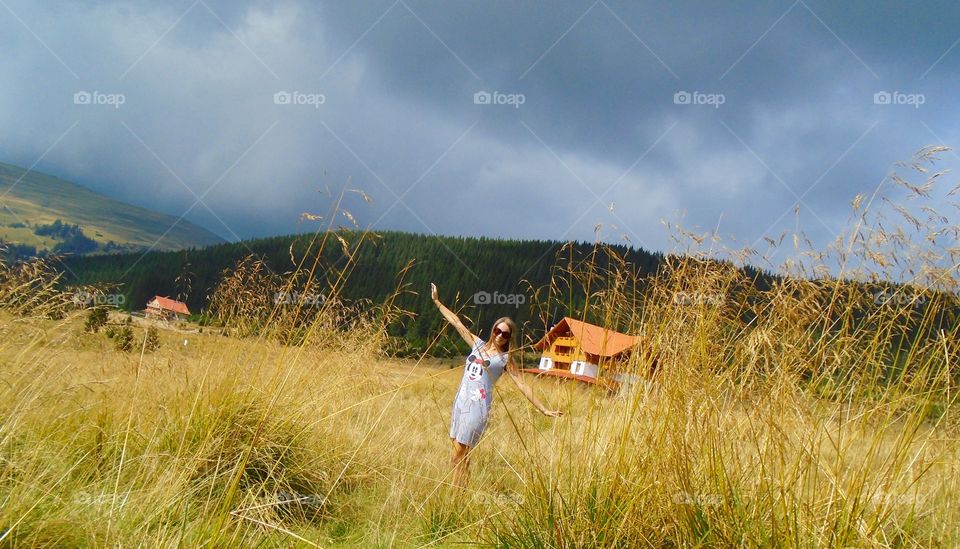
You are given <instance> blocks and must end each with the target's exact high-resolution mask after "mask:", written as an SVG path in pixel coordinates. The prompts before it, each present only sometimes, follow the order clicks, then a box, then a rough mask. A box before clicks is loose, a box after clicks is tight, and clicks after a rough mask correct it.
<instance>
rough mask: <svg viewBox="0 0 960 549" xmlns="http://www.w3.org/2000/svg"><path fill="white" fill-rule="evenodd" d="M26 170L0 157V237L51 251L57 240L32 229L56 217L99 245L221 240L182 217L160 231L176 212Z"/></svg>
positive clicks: (160, 246) (172, 246)
mask: <svg viewBox="0 0 960 549" xmlns="http://www.w3.org/2000/svg"><path fill="white" fill-rule="evenodd" d="M24 172H26V169H25V168H21V167H19V166H13V165H11V164H4V163H2V162H0V239H2V240H4V241H7V242H11V243H18V244H25V245H28V246H34V247H35V248H36V249H37V251H38V252H39V251H41V250H46V251H50V250H52V249H53V247H54V246H55V245H56V244H57V241H56V239H54V238H51V237H44V236H40V235H37V234H35V232H34V230H35V228H36V227H37V226H39V225H47V224H51V223H53V222H54V221H56V220H57V219H59V220H61V221H62V222H63V223H67V224H71V225H79V226H80V228H81V229H82V230H83V232H84V234H85V235H86V236H87V237H89V238H92V239H93V240H95V241H96V242H97V243H98V244H100V245H105V244H107V243H108V242H110V241H113V242H114V243H115V244H116V245H118V246H119V247H121V248H124V249H131V250H133V249H147V248H149V247H150V246H152V245H153V244H154V243H155V242H156V246H155V247H154V249H157V250H179V249H183V248H189V247H199V246H208V245H211V244H220V243H222V242H224V240H223V239H222V238H220V237H219V236H217V235H215V234H213V233H211V232H210V231H208V230H206V229H204V228H202V227H199V226H197V225H194V224H192V223H190V222H188V221H186V220H181V221H180V222H179V223H177V225H176V226H175V227H173V229H171V230H170V232H169V233H167V234H166V235H164V233H165V232H166V231H167V229H169V228H170V227H171V225H173V224H174V222H175V221H176V220H177V218H176V217H174V216H170V215H166V214H162V213H157V212H153V211H150V210H147V209H145V208H140V207H137V206H132V205H130V204H125V203H123V202H120V201H117V200H114V199H112V198H108V197H106V196H103V195H101V194H98V193H95V192H93V191H91V190H90V189H86V188H84V187H81V186H80V185H76V184H74V183H71V182H69V181H65V180H63V179H59V178H57V177H53V176H50V175H45V174H42V173H38V172H33V171H31V172H30V173H27V174H26V175H24ZM21 177H22V178H21ZM18 180H19V182H17V181H18ZM161 236H163V238H162V239H160V238H161ZM158 239H160V240H159V242H158V241H157V240H158Z"/></svg>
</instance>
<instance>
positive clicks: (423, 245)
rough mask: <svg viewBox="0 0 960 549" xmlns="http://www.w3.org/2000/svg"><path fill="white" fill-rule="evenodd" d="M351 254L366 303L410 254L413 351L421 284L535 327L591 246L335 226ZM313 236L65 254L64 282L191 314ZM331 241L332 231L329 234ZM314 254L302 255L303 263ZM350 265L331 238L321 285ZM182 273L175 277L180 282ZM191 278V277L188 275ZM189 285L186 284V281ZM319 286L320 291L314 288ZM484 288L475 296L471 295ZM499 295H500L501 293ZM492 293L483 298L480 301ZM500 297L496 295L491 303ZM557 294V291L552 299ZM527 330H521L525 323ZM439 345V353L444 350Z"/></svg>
mask: <svg viewBox="0 0 960 549" xmlns="http://www.w3.org/2000/svg"><path fill="white" fill-rule="evenodd" d="M336 234H337V235H339V236H342V237H343V238H344V239H345V241H346V242H347V243H348V244H349V246H350V247H351V248H354V247H359V249H358V250H357V251H356V252H355V254H354V264H353V265H354V267H353V272H354V275H353V276H350V277H349V278H348V279H347V281H346V283H345V284H344V285H343V287H342V288H341V289H340V292H339V293H340V295H341V296H342V297H344V298H345V299H347V300H349V301H353V302H355V301H359V300H365V299H366V300H371V301H373V302H374V303H378V302H381V301H383V300H384V299H386V297H387V296H389V295H390V294H391V293H392V292H393V291H394V290H396V288H397V284H398V279H397V273H399V272H400V271H401V270H403V269H404V266H405V265H406V264H407V263H408V262H410V261H413V262H414V263H413V266H412V267H411V268H410V269H409V270H408V271H407V273H406V275H405V277H404V282H405V283H407V284H409V288H410V289H411V290H412V291H415V292H418V293H419V294H420V295H419V296H417V295H413V294H410V293H405V294H403V295H402V296H400V298H399V299H398V301H397V304H398V305H399V306H401V307H403V308H404V309H406V310H409V311H411V312H413V313H415V314H416V316H415V317H412V318H409V319H407V320H406V322H404V323H403V325H402V326H395V327H394V328H393V329H394V333H393V335H397V336H402V337H403V338H404V339H405V340H406V341H407V343H408V344H409V345H410V346H411V348H413V349H423V348H425V346H426V344H427V342H428V340H429V338H430V334H431V332H432V331H433V330H435V329H436V328H437V327H438V326H439V325H440V324H441V322H442V319H441V317H440V315H439V313H438V312H437V311H436V309H434V308H433V307H432V306H431V305H430V302H429V300H428V299H426V298H425V297H424V296H425V295H426V294H424V291H425V290H426V288H428V285H429V283H430V282H436V283H437V284H438V285H439V286H440V289H441V291H442V292H443V295H444V296H447V297H449V298H450V300H451V304H453V305H456V306H457V307H458V308H461V307H462V309H460V310H461V312H463V313H464V314H466V315H468V316H469V317H470V319H471V321H472V322H476V323H478V324H484V323H486V322H489V321H491V320H493V319H495V318H498V317H500V316H505V315H507V316H511V317H513V318H514V319H515V320H516V321H517V322H518V324H519V325H520V326H521V327H523V326H524V324H525V323H526V322H527V321H530V324H531V328H533V327H538V328H540V327H542V325H543V322H545V321H546V320H545V319H543V318H540V317H541V316H542V315H541V313H546V314H547V315H550V316H553V315H554V314H555V313H556V310H555V307H550V310H548V311H538V309H537V306H536V305H537V303H538V302H541V301H544V300H545V298H546V295H545V294H543V295H539V296H538V295H536V294H535V292H533V291H531V288H542V287H544V286H547V285H549V284H550V281H551V278H552V277H553V276H554V275H555V274H556V273H557V272H558V271H559V270H561V269H564V268H567V267H568V266H569V265H568V261H569V260H570V258H573V259H574V260H576V261H581V260H583V259H584V258H586V257H589V256H591V255H592V254H593V252H594V247H593V245H591V244H586V243H572V244H570V246H569V247H564V243H562V242H552V241H535V240H500V239H489V238H464V237H451V236H429V235H420V234H411V233H402V232H395V231H386V232H382V233H379V234H378V235H377V236H376V237H373V236H371V235H367V236H366V237H363V235H362V234H360V233H358V232H351V231H342V232H339V233H336ZM313 236H314V235H311V234H302V235H288V236H277V237H271V238H262V239H256V240H249V241H244V242H237V243H230V244H223V245H219V246H211V247H208V248H204V249H202V250H188V251H182V252H156V253H150V254H147V255H146V256H143V255H142V254H135V253H134V254H115V255H109V256H86V257H73V258H68V259H67V260H66V261H65V262H64V264H65V265H66V267H67V270H66V271H65V273H64V274H65V276H66V282H67V284H72V285H83V284H96V283H106V284H119V285H120V288H119V292H121V293H122V294H123V295H124V300H123V301H124V304H125V307H129V308H131V309H142V308H143V307H144V305H145V303H146V301H147V299H149V298H151V297H153V296H154V295H158V294H159V295H169V296H179V295H186V302H187V305H188V306H189V308H190V310H191V311H194V312H199V311H202V310H205V309H207V307H208V305H209V296H210V294H211V292H212V290H213V289H214V288H215V287H216V285H217V284H218V283H219V282H220V281H221V279H222V276H223V275H222V272H223V271H224V269H229V268H232V267H233V266H234V265H235V264H236V263H237V261H239V260H240V259H242V258H243V257H244V256H246V255H248V254H254V255H255V256H257V257H258V258H262V259H263V260H264V262H265V264H266V266H267V267H268V268H269V270H270V271H271V272H272V273H278V274H281V273H285V272H288V271H290V270H292V269H293V268H294V264H293V263H292V262H291V250H292V251H293V256H294V257H296V258H303V257H304V256H307V255H310V254H308V252H307V248H308V246H309V245H310V242H311V241H312V240H313ZM331 241H334V237H332V236H331ZM610 249H611V250H612V251H614V252H615V253H617V254H620V256H621V257H623V258H624V259H625V260H626V261H627V262H628V263H629V264H630V265H631V268H632V269H633V270H635V271H636V272H637V273H638V274H639V275H649V274H652V273H654V272H656V270H657V269H658V268H659V267H660V265H661V263H662V262H663V260H664V257H663V255H661V254H657V253H651V252H647V251H645V250H642V249H636V248H629V247H626V246H614V247H611V248H610ZM608 259H609V256H608V255H607V254H598V255H597V258H596V260H597V263H598V265H600V266H604V267H605V266H606V265H607V260H608ZM311 261H312V260H308V261H307V264H308V265H309V264H310V263H311ZM346 265H347V260H346V258H345V255H344V249H343V247H341V245H340V244H339V242H338V241H336V243H334V244H330V245H328V246H327V247H326V248H325V249H324V251H323V254H322V260H321V262H320V268H319V269H318V271H317V272H318V278H319V279H323V280H324V284H326V283H327V282H328V281H329V280H331V279H333V280H335V279H336V278H337V276H338V274H337V273H338V272H339V269H342V268H344V267H345V266H346ZM178 279H179V282H178ZM186 280H189V284H187V283H186V282H185V281H186ZM188 286H189V287H188ZM314 291H315V292H317V291H323V287H321V289H319V290H317V289H315V290H314ZM480 292H485V293H486V294H481V295H480V296H478V297H475V296H477V294H478V293H480ZM500 296H504V297H502V298H501V297H500ZM483 297H487V298H489V301H488V302H483V300H482V298H483ZM494 299H497V300H498V301H499V302H495V301H494ZM559 299H561V296H554V301H556V300H559ZM562 301H563V303H564V306H565V308H566V309H567V310H578V309H582V305H583V303H584V291H583V289H582V288H580V287H573V288H570V289H569V292H567V293H565V295H564V296H562ZM524 329H525V328H524ZM442 348H443V345H441V347H440V349H436V350H437V351H442Z"/></svg>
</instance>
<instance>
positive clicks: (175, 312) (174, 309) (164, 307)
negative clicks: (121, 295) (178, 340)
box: [144, 295, 190, 320]
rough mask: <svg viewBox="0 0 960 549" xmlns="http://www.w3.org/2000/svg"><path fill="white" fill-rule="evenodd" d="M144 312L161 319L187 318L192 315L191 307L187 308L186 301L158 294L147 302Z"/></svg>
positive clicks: (148, 316)
mask: <svg viewBox="0 0 960 549" xmlns="http://www.w3.org/2000/svg"><path fill="white" fill-rule="evenodd" d="M144 314H145V315H146V317H147V318H158V319H161V320H173V319H186V318H187V317H188V316H190V309H187V304H186V303H183V302H181V301H177V300H176V299H170V298H169V297H162V296H159V295H158V296H154V298H153V299H151V300H150V301H148V302H147V308H146V310H144Z"/></svg>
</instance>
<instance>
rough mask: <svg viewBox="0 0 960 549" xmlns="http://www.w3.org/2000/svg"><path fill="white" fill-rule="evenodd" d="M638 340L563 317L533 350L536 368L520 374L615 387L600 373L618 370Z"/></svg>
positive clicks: (640, 339)
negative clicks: (536, 353)
mask: <svg viewBox="0 0 960 549" xmlns="http://www.w3.org/2000/svg"><path fill="white" fill-rule="evenodd" d="M641 341H642V338H641V337H639V336H631V335H627V334H622V333H620V332H617V331H614V330H609V329H606V328H602V327H600V326H595V325H593V324H590V323H587V322H582V321H580V320H577V319H575V318H570V317H564V318H563V320H561V321H560V322H558V323H557V324H556V325H555V326H554V327H553V328H551V329H550V331H549V332H547V334H546V335H545V336H543V339H541V340H540V341H538V342H537V343H535V344H534V348H535V349H538V350H540V351H543V354H542V355H541V357H540V365H539V366H538V367H537V368H527V369H525V370H523V371H524V372H527V373H531V374H537V375H548V376H554V377H561V378H567V379H576V380H578V381H582V382H584V383H589V384H595V383H598V382H600V383H603V384H604V385H607V386H610V385H615V384H614V383H611V382H610V381H609V379H605V378H603V377H601V373H609V372H610V371H611V370H614V371H615V370H618V369H619V368H618V367H617V365H618V364H619V363H620V362H622V361H624V360H626V358H627V357H628V356H629V354H630V353H631V352H632V351H633V350H634V348H635V347H636V346H637V345H638V344H640V342H641Z"/></svg>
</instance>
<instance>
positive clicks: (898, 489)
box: [0, 149, 960, 548]
mask: <svg viewBox="0 0 960 549" xmlns="http://www.w3.org/2000/svg"><path fill="white" fill-rule="evenodd" d="M938 152H942V150H941V149H930V150H926V151H921V153H920V154H919V155H918V157H917V158H915V159H914V162H913V163H912V165H910V166H909V167H911V168H913V171H914V172H915V173H918V174H920V175H921V176H922V179H924V181H922V182H920V183H911V182H909V181H907V180H905V179H900V178H899V177H897V178H896V179H894V180H893V182H894V183H896V184H897V185H899V186H900V187H901V188H903V189H906V191H907V192H910V193H912V194H913V195H916V196H919V197H920V198H925V197H926V195H930V194H931V193H932V192H933V189H934V184H935V183H936V182H937V179H938V178H939V174H938V173H929V172H928V171H926V170H927V169H928V166H929V164H930V162H931V159H932V158H933V157H934V156H935V154H936V153H938ZM898 180H899V181H898ZM880 204H881V201H880V197H879V196H878V195H877V194H876V193H875V194H874V195H873V196H863V197H857V199H855V200H854V205H853V206H854V216H853V218H852V219H853V221H852V224H851V229H850V231H849V232H848V233H845V234H844V235H841V237H839V238H838V240H837V243H836V245H834V246H832V247H830V248H828V249H826V250H812V249H805V248H804V244H803V243H804V239H803V236H802V235H793V237H792V238H790V237H786V238H781V239H780V241H779V242H778V241H776V239H772V240H770V242H769V245H770V246H771V247H776V246H781V245H782V244H783V242H786V243H787V247H789V246H790V245H791V244H792V245H793V249H794V251H795V252H796V253H795V254H793V256H794V257H797V258H799V259H797V260H795V261H788V262H786V263H784V264H783V265H782V267H780V268H778V273H780V274H781V276H780V277H778V278H777V279H775V280H774V282H773V283H772V284H770V285H769V286H767V287H758V286H757V285H756V284H753V283H752V282H751V280H749V279H747V278H745V276H744V274H743V271H742V270H740V269H738V268H736V267H737V265H739V264H743V263H745V262H748V261H751V262H756V261H757V260H758V255H762V254H758V253H757V252H756V251H752V250H739V251H735V250H722V249H721V248H720V247H719V246H717V245H716V241H715V240H714V235H710V234H707V235H702V234H697V233H693V232H689V231H685V230H677V234H678V238H681V239H684V238H685V239H686V240H685V242H687V244H685V247H684V248H683V249H682V250H681V251H682V252H683V255H677V256H672V257H671V260H670V261H669V262H667V264H666V265H665V266H664V268H663V269H662V270H661V271H660V272H658V273H657V275H656V276H653V277H650V278H647V279H643V280H638V279H637V278H636V277H635V276H632V275H631V270H630V267H629V265H627V264H625V263H617V261H613V262H609V263H608V264H609V265H610V266H609V267H607V268H605V269H602V270H600V269H597V268H596V262H595V261H594V260H592V259H591V258H589V257H588V258H585V259H584V261H582V262H580V263H578V264H577V265H576V266H574V267H572V268H570V269H569V270H568V271H566V272H564V273H561V274H560V275H558V279H557V280H556V281H554V283H553V284H552V285H551V287H550V288H543V289H542V292H537V293H536V294H535V295H537V296H539V297H538V299H537V300H535V301H534V303H533V305H532V306H534V307H551V306H553V305H554V304H553V303H551V301H550V300H551V299H553V298H552V297H551V296H555V295H560V294H562V292H563V288H565V287H569V286H570V285H579V286H580V287H582V288H584V289H585V290H586V292H587V295H588V296H590V297H589V300H588V304H587V308H586V309H585V310H584V311H570V313H571V314H577V313H580V314H581V315H583V316H587V317H589V318H592V319H594V320H595V321H597V322H603V323H605V324H607V325H611V326H620V327H623V329H624V330H626V331H629V332H630V333H639V334H643V335H644V337H645V342H644V344H643V345H642V348H639V349H637V352H635V353H633V354H632V355H631V358H630V360H629V361H628V362H627V363H626V364H624V365H622V366H621V368H622V370H623V371H624V372H625V373H631V374H634V375H636V376H638V380H639V381H638V382H637V383H636V384H635V385H633V386H632V387H631V388H629V390H627V389H625V390H622V391H618V392H615V393H612V394H611V393H606V392H603V391H598V390H594V389H590V388H588V387H586V386H581V385H578V384H573V383H568V382H563V381H559V380H546V379H536V378H532V377H528V378H527V380H528V382H529V383H530V384H531V385H532V386H533V387H534V390H535V391H536V392H537V393H538V395H539V396H540V398H541V400H543V401H544V402H545V403H546V405H547V406H548V407H555V408H560V409H562V410H563V411H564V412H565V415H564V416H563V417H562V418H559V419H553V418H546V417H543V416H540V415H539V414H537V413H536V411H535V410H533V408H532V407H531V406H530V405H529V404H528V403H527V402H526V400H525V399H524V398H523V396H522V395H521V394H520V393H519V391H517V390H516V388H515V387H513V386H512V385H511V382H510V381H509V379H508V378H504V379H502V380H501V381H500V382H499V384H498V386H497V401H496V403H495V405H494V410H493V418H494V419H493V421H492V423H491V425H490V428H489V429H488V431H487V432H486V434H485V435H484V438H483V440H482V441H481V443H480V444H479V445H478V447H477V448H476V449H475V451H474V453H473V460H472V464H471V472H472V476H471V479H470V481H469V484H468V485H467V486H466V487H465V488H464V489H462V490H459V489H456V488H454V487H452V486H451V471H450V466H449V463H448V459H449V453H450V442H449V440H448V439H447V427H448V421H449V413H450V405H451V402H452V398H453V394H454V391H455V389H456V385H457V383H458V382H459V376H460V370H459V369H458V367H459V366H460V362H459V360H441V359H433V358H428V357H420V358H418V359H403V360H400V359H395V358H391V357H390V356H389V353H388V351H389V349H390V342H389V338H388V336H387V335H386V333H387V331H386V325H388V324H389V323H390V322H394V321H402V315H401V314H399V313H397V312H396V311H392V309H391V307H390V303H385V304H381V305H382V306H381V307H379V308H374V309H372V310H371V312H369V313H363V314H359V313H357V312H356V310H354V309H350V308H349V307H346V306H345V305H343V304H341V303H339V302H338V301H337V300H336V299H335V298H329V296H336V295H337V291H338V288H339V287H341V286H339V285H341V284H344V283H346V280H348V279H349V276H350V274H351V272H350V268H349V265H348V266H347V267H346V268H344V269H343V271H342V272H341V273H340V275H342V276H337V277H334V281H333V282H332V284H331V286H330V287H329V288H324V290H325V295H327V296H328V299H326V300H325V301H324V302H323V303H321V304H319V305H317V304H313V303H311V304H307V303H299V304H298V303H293V304H289V303H287V304H285V305H279V304H274V305H273V306H272V307H271V306H270V302H269V300H267V301H264V300H263V296H264V295H269V294H270V291H273V290H274V288H273V287H271V288H270V289H269V291H268V289H267V288H266V287H265V286H264V285H265V284H268V283H269V284H284V283H287V284H297V285H298V286H297V288H300V289H303V292H302V294H299V295H310V292H309V289H310V287H309V285H310V284H311V281H313V280H315V279H316V273H315V272H314V270H313V269H312V267H311V265H309V264H307V263H304V264H302V265H301V268H300V269H298V271H297V272H296V273H294V274H293V275H292V276H291V277H289V278H288V280H287V282H284V281H282V280H281V281H272V282H269V281H268V278H269V277H263V276H249V272H248V273H247V274H246V275H244V274H243V273H234V274H233V276H228V277H226V278H225V281H224V285H223V287H222V290H223V291H221V292H220V293H219V294H218V297H217V299H214V305H215V309H216V310H218V311H220V316H219V320H220V321H221V322H222V323H223V326H224V327H225V328H228V331H224V332H223V333H221V332H218V331H217V330H216V329H211V328H209V327H208V328H207V329H205V330H204V331H203V332H199V331H198V332H196V333H181V332H177V331H172V330H161V344H160V347H159V349H158V350H156V351H154V352H150V353H148V352H145V349H144V347H143V345H142V342H143V341H144V338H145V332H144V331H143V330H142V329H137V328H134V334H135V338H134V339H135V341H138V342H141V343H138V344H137V345H135V346H134V349H133V350H132V351H129V352H124V351H117V350H115V349H114V348H113V345H112V343H111V342H110V340H109V339H107V338H106V337H105V336H104V335H103V334H101V333H89V332H87V331H86V330H85V329H84V322H85V321H84V318H85V316H86V315H87V314H88V313H87V312H85V311H70V310H67V309H66V308H64V307H62V306H63V305H64V303H65V298H63V297H62V296H61V294H59V293H58V292H59V290H58V289H57V288H56V285H55V284H53V282H54V278H55V276H56V275H52V274H50V273H47V272H46V271H44V270H43V269H42V268H40V267H37V266H34V267H27V266H23V265H20V266H4V271H3V277H2V280H0V281H2V282H3V283H2V284H0V300H2V303H3V305H4V307H3V309H4V311H3V312H2V313H0V314H2V316H0V380H2V383H0V420H2V424H0V498H2V502H3V504H2V506H0V540H2V541H0V543H2V544H4V545H8V546H22V547H37V546H49V547H55V546H89V547H100V546H108V545H109V546H132V545H137V546H139V545H145V546H191V547H192V546H214V547H289V546H302V547H314V546H320V547H341V546H342V547H371V546H373V547H379V546H384V547H385V546H410V547H422V546H438V547H442V546H454V545H462V544H464V543H470V544H474V543H477V544H481V545H484V546H497V547H637V546H656V547H714V546H756V547H768V546H776V547H781V546H785V547H838V548H839V547H953V546H956V545H958V544H960V508H958V507H957V505H956V503H955V502H956V501H957V499H958V496H960V471H958V469H960V459H958V458H960V455H958V453H960V438H958V427H960V423H958V421H957V414H956V393H957V383H958V381H960V376H958V373H957V368H956V362H957V357H958V355H960V343H958V341H960V338H958V333H957V330H958V324H957V320H956V315H955V313H956V310H957V290H958V287H957V286H958V284H960V277H958V276H957V264H958V263H957V254H958V250H957V249H956V248H955V246H956V244H955V243H956V241H957V239H956V234H957V230H956V226H955V225H950V224H949V222H948V221H946V218H945V217H944V216H933V215H931V216H930V217H928V218H926V219H918V218H917V217H916V216H915V215H914V213H912V212H914V211H916V208H915V204H911V205H910V206H909V207H904V206H898V205H896V204H891V208H892V209H887V210H882V209H881V208H880ZM897 207H900V208H902V209H903V211H902V212H899V213H900V215H901V216H902V217H904V219H906V221H907V230H899V229H893V228H891V227H892V222H891V221H890V218H888V217H883V218H882V220H880V219H879V218H877V217H876V215H878V214H879V213H884V212H885V214H890V213H891V212H894V213H896V212H898V210H897V209H896V208H897ZM905 216H908V217H909V218H908V217H905ZM911 219H912V220H913V221H916V222H917V223H916V225H914V223H913V222H911ZM911 227H912V229H911ZM331 234H332V233H322V234H319V235H318V242H317V245H318V246H320V247H322V246H325V245H327V244H328V239H332V238H335V237H334V236H330V235H331ZM931 235H932V238H931ZM791 240H792V242H791ZM348 244H349V245H362V243H359V242H355V243H348ZM704 244H705V246H704ZM597 253H605V252H604V250H603V248H602V246H598V247H597ZM724 254H725V255H726V257H727V260H726V261H718V260H716V259H715V258H716V257H717V256H719V255H724ZM614 259H616V258H614ZM30 268H32V269H33V270H29V269H30ZM246 268H248V269H249V268H250V265H247V267H246ZM303 284H305V285H306V287H304V286H302V285H303ZM441 288H442V285H441ZM398 291H418V292H420V293H421V294H424V293H425V292H426V289H425V288H414V289H409V288H402V287H401V288H398ZM245 296H246V297H245ZM291 305H292V306H291ZM217 307H219V308H217ZM307 307H314V308H313V309H310V311H309V314H304V310H305V308H307ZM58 311H60V312H58ZM116 321H118V320H117V319H116V318H115V319H114V322H116ZM473 329H474V331H475V332H480V333H485V332H486V330H487V327H473ZM225 333H229V335H223V334H225ZM437 335H438V336H439V334H437ZM522 343H523V345H524V346H528V345H530V344H531V343H532V341H531V340H529V339H528V340H524V341H523V342H522Z"/></svg>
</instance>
